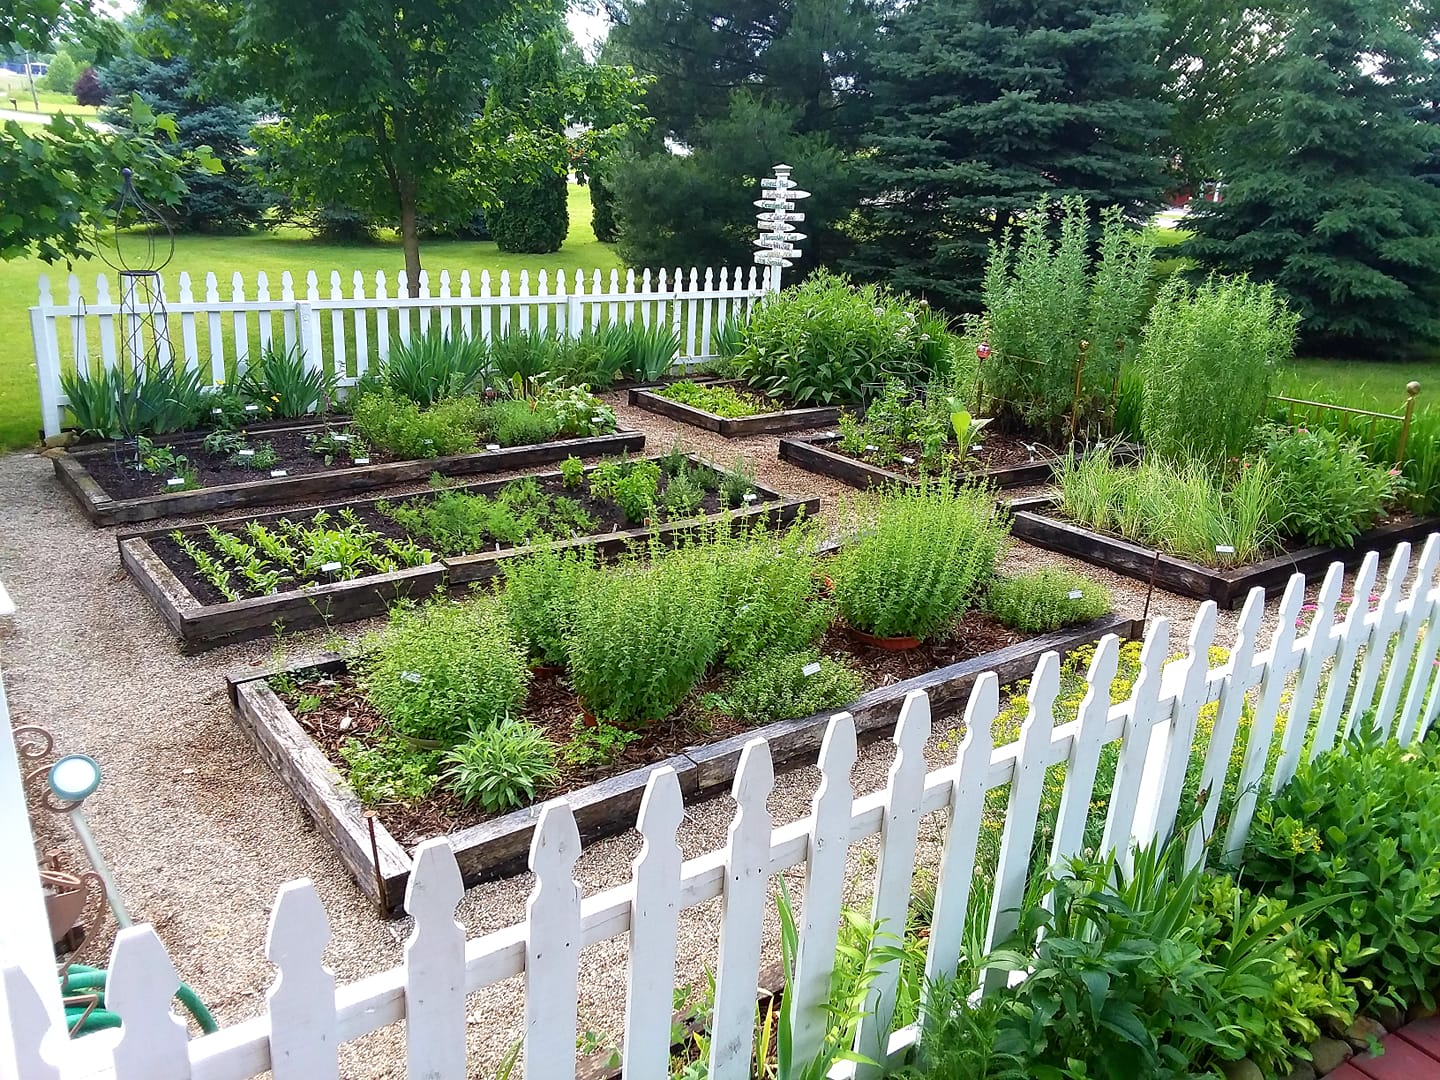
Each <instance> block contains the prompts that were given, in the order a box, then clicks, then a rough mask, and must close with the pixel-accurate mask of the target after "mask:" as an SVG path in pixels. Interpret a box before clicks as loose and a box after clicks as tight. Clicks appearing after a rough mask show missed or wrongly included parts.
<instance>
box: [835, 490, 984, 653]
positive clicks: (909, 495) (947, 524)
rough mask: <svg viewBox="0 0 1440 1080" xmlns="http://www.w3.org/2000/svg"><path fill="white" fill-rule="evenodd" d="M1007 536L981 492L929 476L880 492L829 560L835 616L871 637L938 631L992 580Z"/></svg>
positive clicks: (921, 635)
mask: <svg viewBox="0 0 1440 1080" xmlns="http://www.w3.org/2000/svg"><path fill="white" fill-rule="evenodd" d="M861 524H862V523H858V522H857V523H856V525H857V526H859V525H861ZM1008 531H1009V530H1008V526H1007V525H1006V524H1005V522H1004V521H1003V520H1002V519H1001V516H1000V512H999V510H998V509H997V508H996V506H995V502H994V498H993V496H992V495H991V494H990V492H988V491H987V490H985V489H983V488H972V487H964V486H960V485H957V484H954V483H952V482H951V481H949V480H946V479H934V480H928V481H926V482H924V483H923V484H921V485H919V486H917V487H914V488H910V489H908V490H904V491H900V492H895V493H891V494H889V495H887V496H886V497H885V498H884V499H883V501H882V502H881V504H880V507H879V511H878V514H877V515H876V517H875V520H874V523H873V524H872V525H870V526H869V527H868V529H867V531H865V532H863V533H862V534H861V535H860V537H859V538H858V539H857V540H855V541H854V542H853V543H851V544H849V545H848V546H847V547H845V548H844V549H843V550H842V551H841V553H840V554H839V555H837V556H836V558H835V563H834V568H833V570H832V576H833V578H834V581H835V600H836V603H837V605H838V607H839V611H840V615H841V617H842V618H843V619H844V620H845V622H846V623H848V624H849V625H850V626H851V627H853V628H854V629H856V630H861V631H864V632H865V633H867V634H873V635H875V636H877V637H914V638H919V639H921V640H922V641H923V640H924V639H926V638H929V637H934V636H935V635H937V634H940V633H942V632H943V631H945V630H946V629H947V628H948V627H949V626H950V625H951V624H952V623H953V622H954V621H955V620H956V619H958V618H959V617H960V616H961V615H963V614H964V613H965V612H966V611H967V610H968V609H969V608H970V607H972V606H973V605H974V604H975V603H976V602H977V601H978V600H979V598H980V596H981V594H982V592H983V591H984V588H985V586H986V585H987V584H988V583H989V582H990V579H991V578H992V577H994V574H995V563H996V560H997V559H998V558H999V556H1000V551H1001V548H1002V547H1003V546H1004V543H1005V537H1006V535H1007V534H1008Z"/></svg>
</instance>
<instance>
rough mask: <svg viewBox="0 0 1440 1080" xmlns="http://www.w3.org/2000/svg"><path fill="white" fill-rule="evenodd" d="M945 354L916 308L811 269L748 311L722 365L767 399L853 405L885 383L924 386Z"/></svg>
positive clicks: (932, 322)
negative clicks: (740, 339)
mask: <svg viewBox="0 0 1440 1080" xmlns="http://www.w3.org/2000/svg"><path fill="white" fill-rule="evenodd" d="M948 350H949V340H948V334H947V333H946V332H945V330H944V324H943V323H941V322H940V321H939V320H937V319H933V318H929V317H925V316H923V315H922V313H921V312H920V310H919V308H918V306H917V305H914V304H911V303H907V302H906V301H904V300H901V299H900V298H897V297H895V296H893V295H891V294H890V293H888V292H886V291H885V290H883V289H881V288H879V287H878V286H875V285H864V286H856V285H852V284H851V283H850V282H849V280H848V279H846V278H844V277H840V276H837V275H835V274H832V273H830V272H828V271H825V270H819V271H816V272H815V273H813V274H811V275H810V276H809V277H808V278H806V279H805V281H804V282H803V283H802V284H800V285H797V286H795V287H793V288H789V289H786V290H785V291H784V292H782V293H780V294H779V295H778V296H775V297H772V298H770V299H768V300H766V301H765V302H764V303H762V304H760V305H758V306H757V307H756V308H755V310H754V312H752V313H751V316H750V322H749V324H748V325H747V326H746V327H745V330H744V346H743V348H741V349H740V350H739V351H738V352H737V353H735V354H734V355H733V357H732V358H731V361H730V362H731V365H732V367H733V369H734V371H735V373H736V374H737V375H739V376H740V377H741V378H743V379H745V380H747V381H748V382H749V384H750V386H752V387H754V388H755V389H757V390H759V391H761V392H762V393H764V394H767V395H769V396H770V397H772V398H780V399H783V400H785V401H791V402H794V403H795V404H796V405H838V404H858V403H859V402H861V401H863V400H864V399H865V398H866V397H868V396H869V395H870V394H871V393H872V392H873V388H874V387H878V386H883V385H884V384H885V383H886V382H888V381H889V380H890V379H896V378H898V379H901V380H903V381H905V382H907V383H910V384H912V385H915V384H919V383H921V382H924V381H925V380H926V379H928V378H929V377H930V376H931V374H932V373H934V372H935V371H936V370H937V368H940V367H942V366H943V365H944V363H945V357H946V354H947V353H948Z"/></svg>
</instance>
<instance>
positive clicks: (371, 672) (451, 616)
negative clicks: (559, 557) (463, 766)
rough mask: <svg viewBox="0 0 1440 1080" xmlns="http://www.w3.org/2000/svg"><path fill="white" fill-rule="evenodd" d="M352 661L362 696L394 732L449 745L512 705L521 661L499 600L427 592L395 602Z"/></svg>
mask: <svg viewBox="0 0 1440 1080" xmlns="http://www.w3.org/2000/svg"><path fill="white" fill-rule="evenodd" d="M373 646H374V647H373V648H372V649H371V650H370V652H369V655H368V656H367V657H366V659H365V660H364V661H363V662H361V664H360V672H359V674H360V685H361V687H362V689H363V690H364V692H365V697H366V699H367V700H368V701H369V702H370V704H371V705H373V706H374V707H375V709H376V711H378V712H379V713H380V715H381V716H383V717H384V718H385V719H386V720H387V721H389V722H390V724H391V725H392V726H393V727H394V729H395V731H396V732H398V733H399V734H401V735H405V736H408V737H409V738H412V739H424V740H430V741H434V742H436V743H440V744H442V745H444V746H451V745H453V744H455V743H456V742H458V741H460V740H461V739H463V738H464V737H465V736H466V734H467V732H471V731H484V730H485V729H487V728H489V727H491V726H492V725H494V724H496V723H498V722H499V721H500V720H501V719H502V718H503V717H505V716H510V715H514V714H516V713H518V711H519V709H520V706H521V704H522V703H523V702H524V700H525V692H526V688H527V686H528V683H529V677H530V672H529V665H528V663H527V662H526V659H525V652H524V650H523V649H522V648H521V647H520V644H519V642H518V641H517V640H516V636H515V633H514V631H513V630H512V629H511V627H510V623H509V622H508V621H507V620H506V618H505V613H504V610H503V609H502V608H501V607H500V605H499V604H498V603H496V602H494V601H493V600H490V599H488V598H479V599H476V600H473V601H470V602H468V603H464V604H459V603H453V602H451V601H448V600H443V599H435V600H431V601H429V602H427V603H425V604H421V605H418V606H416V605H408V604H407V605H402V606H400V607H397V608H396V609H395V612H394V614H393V615H392V616H391V619H390V625H389V626H387V627H386V628H385V629H384V630H382V631H381V632H380V634H379V635H378V637H376V638H375V640H374V642H373Z"/></svg>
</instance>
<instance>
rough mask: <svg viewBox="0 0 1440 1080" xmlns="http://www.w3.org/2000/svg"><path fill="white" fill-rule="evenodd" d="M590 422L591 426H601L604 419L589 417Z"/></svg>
mask: <svg viewBox="0 0 1440 1080" xmlns="http://www.w3.org/2000/svg"><path fill="white" fill-rule="evenodd" d="M590 422H591V423H592V424H603V423H605V417H603V416H592V417H590Z"/></svg>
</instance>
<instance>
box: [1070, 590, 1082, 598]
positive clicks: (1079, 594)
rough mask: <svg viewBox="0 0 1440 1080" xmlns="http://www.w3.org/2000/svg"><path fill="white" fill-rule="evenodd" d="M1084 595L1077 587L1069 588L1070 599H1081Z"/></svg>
mask: <svg viewBox="0 0 1440 1080" xmlns="http://www.w3.org/2000/svg"><path fill="white" fill-rule="evenodd" d="M1084 596H1085V594H1084V593H1083V592H1081V591H1080V590H1079V589H1071V590H1070V599H1071V600H1080V599H1082V598H1083V597H1084Z"/></svg>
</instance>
